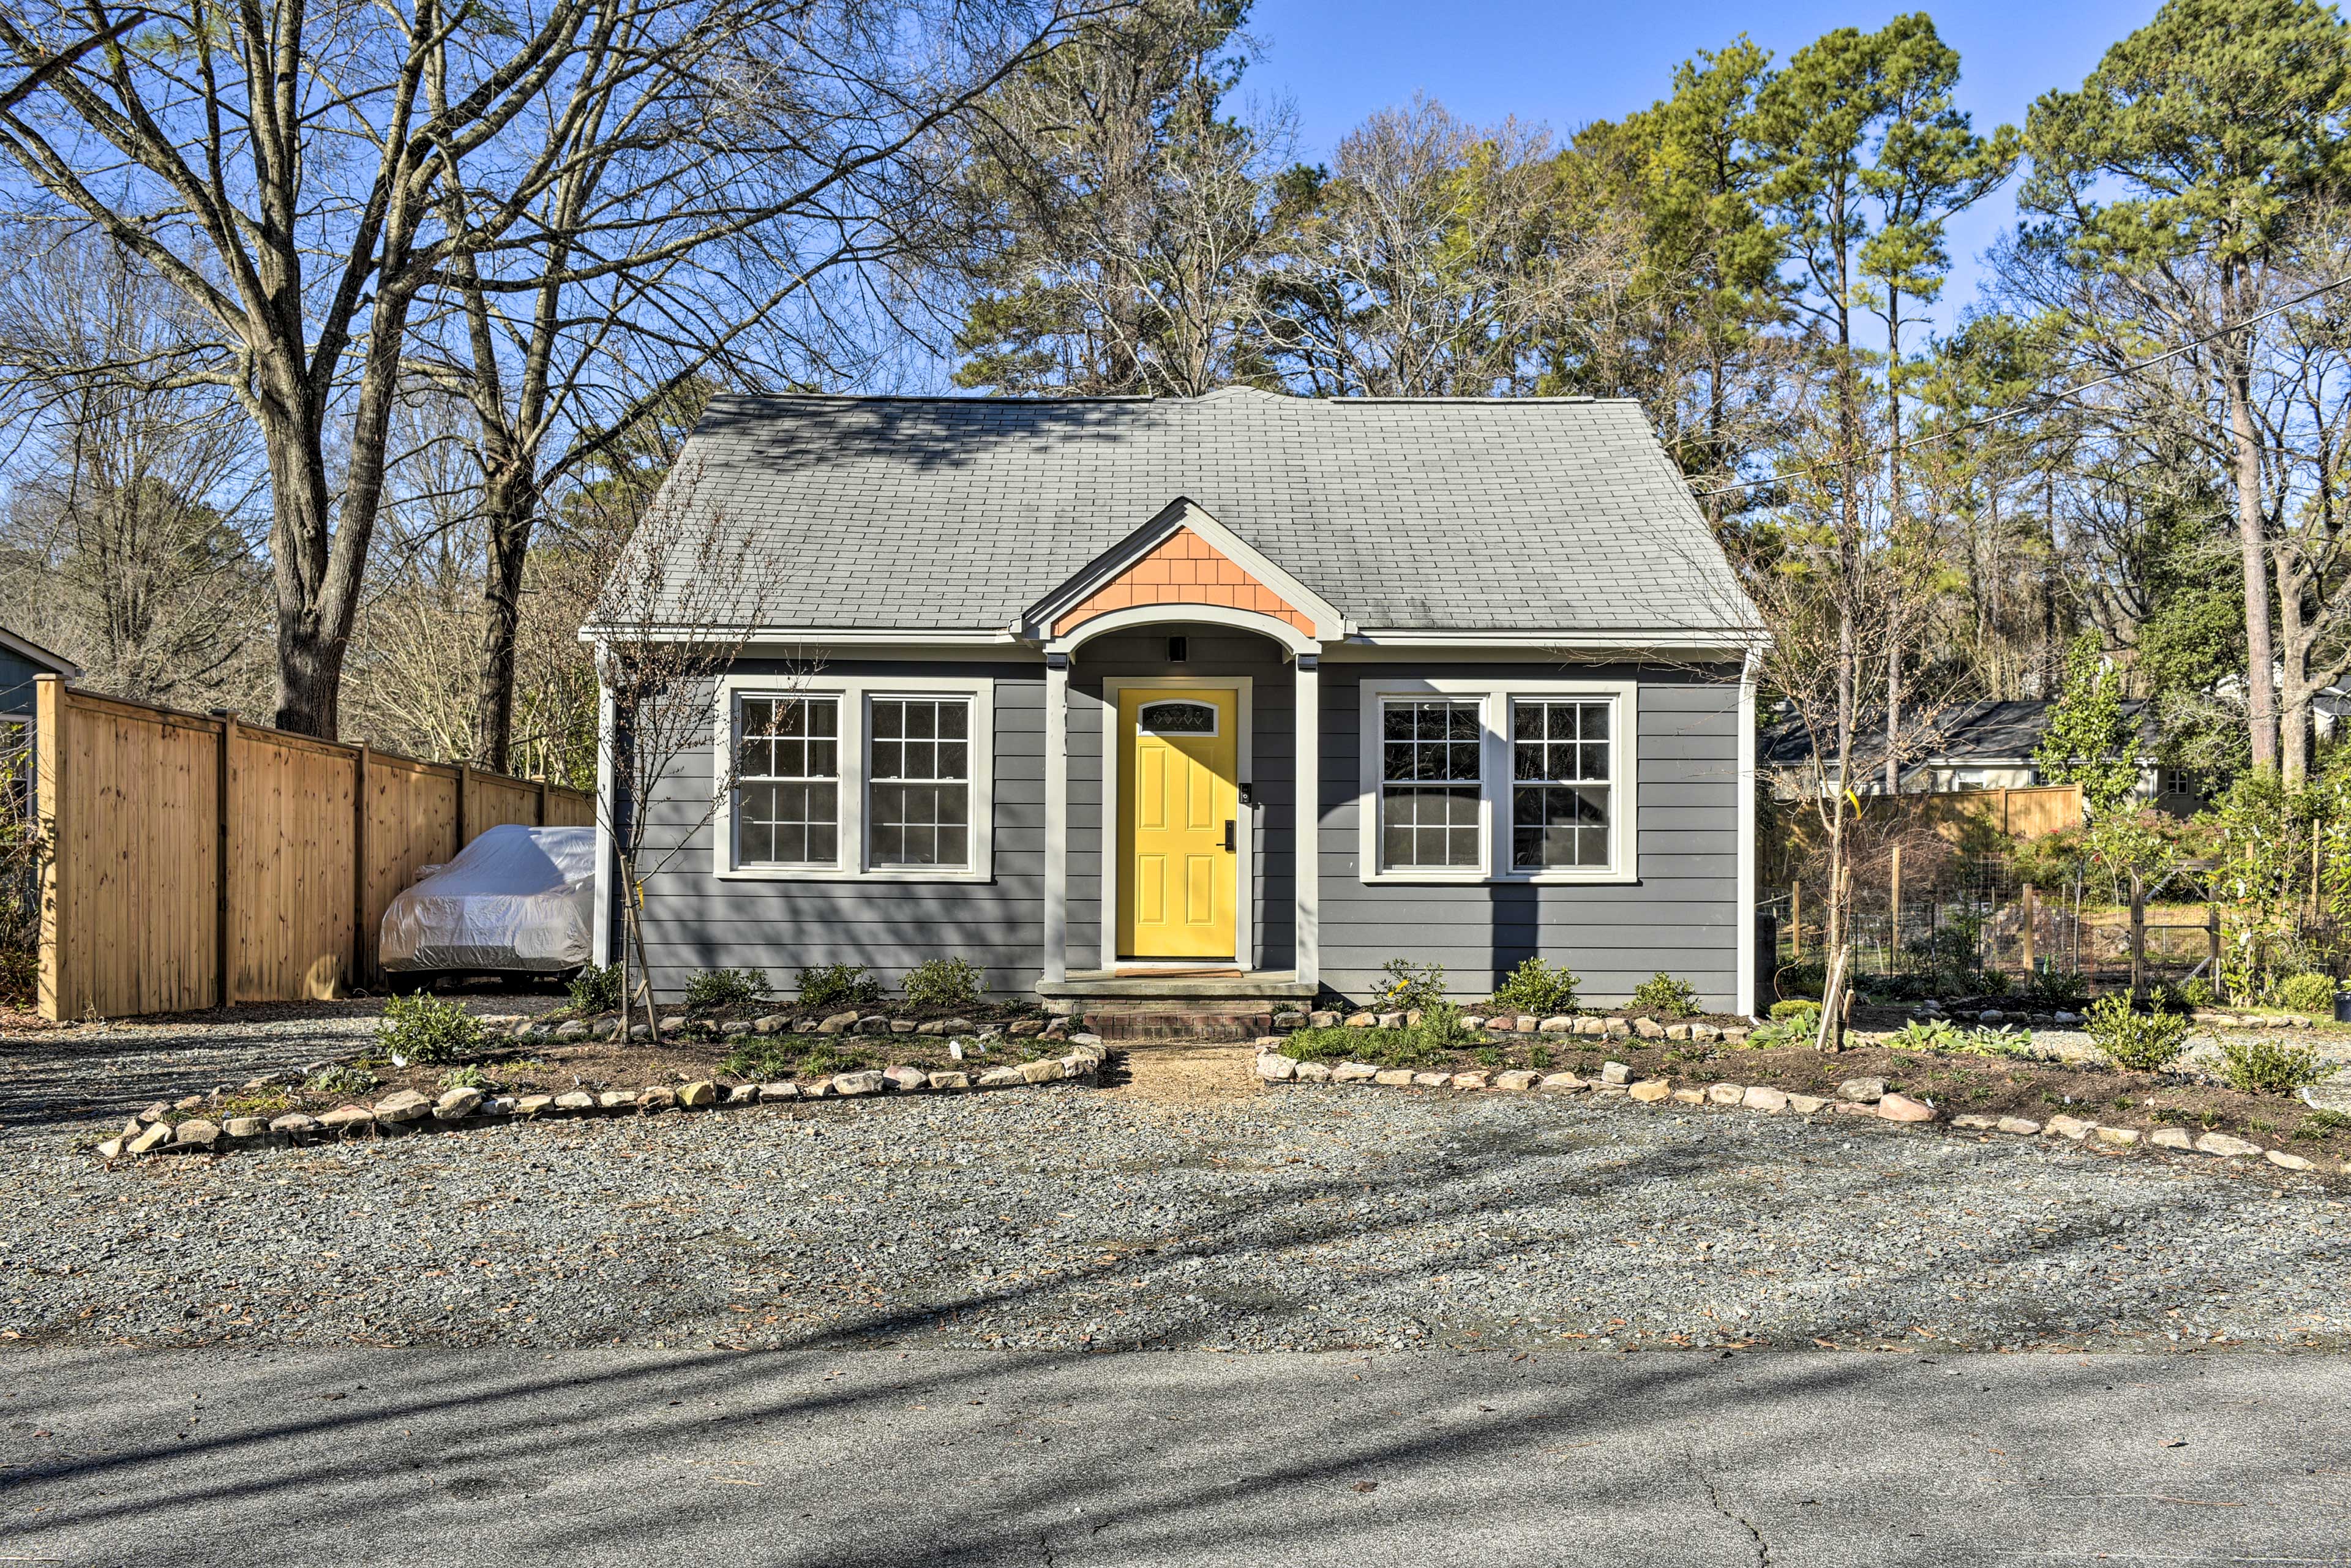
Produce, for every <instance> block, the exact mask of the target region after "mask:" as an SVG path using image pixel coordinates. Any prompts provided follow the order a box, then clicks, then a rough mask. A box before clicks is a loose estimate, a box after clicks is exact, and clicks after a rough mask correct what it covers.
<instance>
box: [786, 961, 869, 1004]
mask: <svg viewBox="0 0 2351 1568" xmlns="http://www.w3.org/2000/svg"><path fill="white" fill-rule="evenodd" d="M799 994H800V1006H802V1007H804V1008H870V1007H872V1005H873V1004H874V1003H876V1002H878V1001H880V1000H881V999H882V982H881V981H879V980H877V979H875V978H874V977H872V976H871V975H869V974H867V973H866V972H865V966H864V965H862V964H826V965H822V966H820V967H817V968H813V969H802V970H801V971H800V984H799Z"/></svg>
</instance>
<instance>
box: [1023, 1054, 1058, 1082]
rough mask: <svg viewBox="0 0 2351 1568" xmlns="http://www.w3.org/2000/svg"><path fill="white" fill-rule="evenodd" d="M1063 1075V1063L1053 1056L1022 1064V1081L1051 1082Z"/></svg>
mask: <svg viewBox="0 0 2351 1568" xmlns="http://www.w3.org/2000/svg"><path fill="white" fill-rule="evenodd" d="M1060 1078H1061V1063H1060V1062H1058V1061H1054V1060H1053V1059H1052V1058H1051V1057H1050V1056H1047V1057H1041V1058H1040V1059H1039V1060H1037V1061H1024V1062H1022V1063H1021V1064H1020V1081H1021V1082H1024V1083H1051V1082H1057V1081H1058V1080H1059V1079H1060Z"/></svg>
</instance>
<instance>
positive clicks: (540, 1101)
mask: <svg viewBox="0 0 2351 1568" xmlns="http://www.w3.org/2000/svg"><path fill="white" fill-rule="evenodd" d="M554 1103H555V1096H554V1095H552V1094H526V1095H524V1096H523V1097H522V1098H521V1099H519V1100H517V1101H516V1102H515V1114H516V1115H517V1116H539V1115H544V1114H545V1113H546V1112H547V1110H548V1108H549V1106H551V1105H553V1104H554Z"/></svg>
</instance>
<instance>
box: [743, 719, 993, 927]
mask: <svg viewBox="0 0 2351 1568" xmlns="http://www.w3.org/2000/svg"><path fill="white" fill-rule="evenodd" d="M769 696H773V697H801V698H806V697H837V698H839V699H840V701H841V725H840V730H841V734H840V736H839V738H838V743H837V744H838V749H839V754H840V758H841V831H840V834H839V837H838V840H837V842H838V843H839V845H840V852H841V859H840V861H839V862H837V863H835V864H833V865H831V866H780V865H738V864H737V863H736V861H735V791H734V790H733V789H727V788H723V786H725V785H726V775H727V772H728V768H727V758H728V756H729V755H730V753H731V751H732V748H733V747H734V745H735V724H736V712H737V707H738V706H739V703H740V699H742V698H744V697H769ZM876 696H892V697H967V698H969V699H970V701H971V737H970V743H971V856H972V863H971V864H970V865H968V866H960V867H957V866H877V865H874V864H873V863H872V852H871V850H870V848H869V846H868V845H867V843H866V838H865V797H866V789H867V786H868V783H869V781H870V780H871V778H872V717H871V715H872V704H871V702H870V700H869V699H871V698H872V697H876ZM710 769H711V773H710V776H711V780H712V784H713V787H714V788H715V789H718V791H719V793H718V800H717V808H718V809H717V811H716V814H715V815H714V817H713V818H712V821H711V837H710V874H711V875H713V876H715V877H717V878H719V879H721V880H722V881H727V882H924V883H943V882H990V881H993V880H994V879H995V875H996V682H995V681H994V679H992V678H990V677H987V676H935V677H929V678H922V677H916V676H914V675H849V676H838V675H823V676H818V677H815V678H812V679H808V680H798V679H795V678H794V677H792V676H789V675H728V676H726V677H725V678H723V679H722V680H720V681H719V682H718V690H717V696H716V711H715V712H714V714H713V722H712V731H711V747H710Z"/></svg>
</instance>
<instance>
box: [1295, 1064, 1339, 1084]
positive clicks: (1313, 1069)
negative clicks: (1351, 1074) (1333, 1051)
mask: <svg viewBox="0 0 2351 1568" xmlns="http://www.w3.org/2000/svg"><path fill="white" fill-rule="evenodd" d="M1330 1081H1331V1069H1330V1068H1329V1067H1328V1066H1326V1065H1324V1064H1323V1063H1322V1062H1320V1061H1301V1062H1300V1063H1299V1064H1298V1082H1301V1083H1327V1082H1330Z"/></svg>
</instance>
